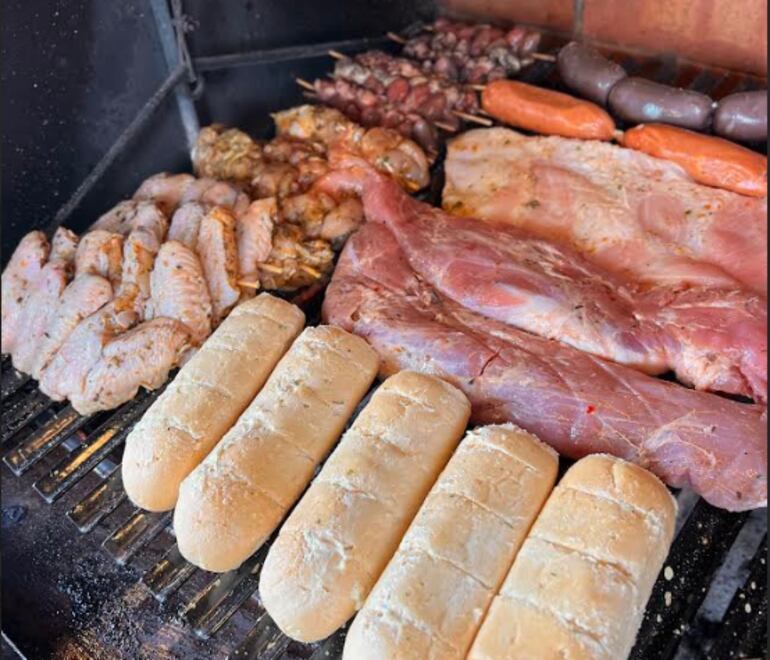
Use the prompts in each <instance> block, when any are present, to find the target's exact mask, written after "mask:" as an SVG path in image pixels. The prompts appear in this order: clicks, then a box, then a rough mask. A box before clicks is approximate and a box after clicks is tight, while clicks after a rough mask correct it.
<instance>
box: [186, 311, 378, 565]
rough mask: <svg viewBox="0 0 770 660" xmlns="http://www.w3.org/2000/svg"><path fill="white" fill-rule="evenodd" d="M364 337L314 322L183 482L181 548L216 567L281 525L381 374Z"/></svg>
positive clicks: (234, 560)
mask: <svg viewBox="0 0 770 660" xmlns="http://www.w3.org/2000/svg"><path fill="white" fill-rule="evenodd" d="M378 366H379V358H378V357H377V354H376V353H375V352H374V350H373V349H372V348H370V346H369V345H368V344H367V343H366V342H365V341H364V340H363V339H361V338H360V337H356V336H355V335H351V334H350V333H348V332H345V331H344V330H342V329H340V328H336V327H332V326H320V327H315V328H307V329H305V330H304V331H303V333H302V334H301V335H300V336H299V338H298V339H297V340H296V341H295V342H294V344H293V345H292V347H291V348H290V349H289V352H288V353H286V355H285V356H284V357H283V359H282V360H281V361H280V362H279V363H278V366H277V367H276V368H275V371H274V372H273V374H272V375H271V376H270V378H269V379H268V381H267V384H266V385H265V387H264V388H263V389H262V391H261V392H260V393H259V395H258V396H257V398H256V399H254V401H253V402H252V403H251V404H250V405H249V407H248V408H247V409H246V411H245V412H244V413H243V415H241V417H240V419H239V420H238V423H237V424H236V425H235V426H234V427H233V428H232V429H230V431H228V432H227V434H226V435H225V437H224V438H223V439H222V441H221V442H220V443H219V444H218V445H217V447H216V448H215V449H214V451H212V452H211V454H209V456H208V457H207V458H206V460H204V461H203V463H201V464H200V465H199V466H198V467H197V468H196V469H195V470H193V472H192V473H191V474H190V475H189V476H188V477H187V478H186V479H185V480H184V481H183V482H182V486H181V488H180V490H179V502H178V503H177V507H176V511H175V512H174V530H175V531H176V539H177V544H178V546H179V551H180V552H181V554H182V556H183V557H184V558H185V559H187V560H188V561H189V562H191V563H193V564H195V565H196V566H200V567H201V568H204V569H206V570H209V571H228V570H231V569H233V568H236V567H237V566H239V565H240V564H241V563H242V562H243V561H244V560H246V559H247V558H248V557H249V555H251V554H252V553H253V552H254V551H255V550H256V549H257V548H259V546H261V545H262V543H264V542H265V540H266V539H267V537H268V536H270V534H271V533H272V532H273V530H274V529H275V528H276V527H277V526H278V524H279V523H280V521H281V519H282V518H283V517H284V516H285V515H286V512H287V511H288V510H289V509H290V508H291V506H292V505H293V504H294V502H296V500H297V498H299V496H300V495H301V494H302V491H303V490H304V489H305V487H306V486H307V484H308V483H309V482H310V479H311V478H312V476H313V472H314V471H315V469H316V467H317V466H318V464H319V463H320V462H321V460H322V459H323V458H324V457H325V456H326V454H327V453H328V452H329V450H330V449H331V447H332V445H333V444H334V442H336V440H337V439H338V438H339V436H340V434H341V433H342V430H343V429H344V428H345V424H346V423H347V421H348V419H349V418H350V416H351V415H352V413H353V411H354V409H355V407H356V405H357V404H358V402H359V401H360V400H361V398H362V397H363V396H364V394H366V391H367V390H368V389H369V386H370V385H371V384H372V381H373V380H374V377H375V376H376V375H377V367H378Z"/></svg>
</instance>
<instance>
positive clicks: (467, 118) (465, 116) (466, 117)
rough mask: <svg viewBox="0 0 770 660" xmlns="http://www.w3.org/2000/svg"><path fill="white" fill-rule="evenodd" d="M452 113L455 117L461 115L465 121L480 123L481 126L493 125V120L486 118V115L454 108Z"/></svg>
mask: <svg viewBox="0 0 770 660" xmlns="http://www.w3.org/2000/svg"><path fill="white" fill-rule="evenodd" d="M452 114H453V115H454V116H455V117H459V118H460V119H464V120H465V121H470V122H473V123H474V124H479V125H481V126H491V125H492V122H491V121H490V120H489V119H484V117H477V116H476V115H469V114H468V113H467V112H460V111H459V110H452Z"/></svg>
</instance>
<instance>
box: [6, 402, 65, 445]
mask: <svg viewBox="0 0 770 660" xmlns="http://www.w3.org/2000/svg"><path fill="white" fill-rule="evenodd" d="M55 405H57V404H56V403H55V402H54V401H51V399H49V398H48V397H47V396H46V395H45V394H43V393H42V392H41V391H40V390H32V391H31V392H29V393H27V394H25V395H24V396H21V397H19V398H18V400H14V401H13V402H11V403H10V404H6V405H4V406H3V429H2V432H0V444H5V443H6V442H8V441H9V440H10V439H11V438H13V437H14V436H15V435H16V434H17V433H18V432H19V431H21V430H22V429H24V427H26V426H27V424H29V423H30V422H32V421H33V420H34V419H35V418H36V417H37V416H38V415H40V414H41V413H43V412H44V411H45V410H47V409H48V408H50V407H52V406H55Z"/></svg>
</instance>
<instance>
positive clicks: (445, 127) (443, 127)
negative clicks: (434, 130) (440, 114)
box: [433, 121, 457, 133]
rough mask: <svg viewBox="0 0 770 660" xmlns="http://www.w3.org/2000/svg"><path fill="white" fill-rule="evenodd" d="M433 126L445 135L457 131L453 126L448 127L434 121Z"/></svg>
mask: <svg viewBox="0 0 770 660" xmlns="http://www.w3.org/2000/svg"><path fill="white" fill-rule="evenodd" d="M433 125H434V126H437V127H438V128H440V129H441V130H442V131H446V132H447V133H454V132H455V131H456V130H457V129H456V128H455V127H454V126H450V125H449V124H445V123H444V122H441V121H434V122H433Z"/></svg>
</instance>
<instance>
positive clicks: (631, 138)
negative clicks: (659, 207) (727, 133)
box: [623, 124, 767, 197]
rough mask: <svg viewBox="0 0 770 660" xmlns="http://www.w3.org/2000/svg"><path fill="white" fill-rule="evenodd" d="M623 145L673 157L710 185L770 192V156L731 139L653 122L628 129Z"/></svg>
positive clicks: (757, 194)
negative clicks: (769, 169) (769, 170)
mask: <svg viewBox="0 0 770 660" xmlns="http://www.w3.org/2000/svg"><path fill="white" fill-rule="evenodd" d="M623 144H624V146H626V147H629V148H630V149H637V150H638V151H643V152H644V153H646V154H650V155H651V156H655V157H656V158H666V159H668V160H671V161H673V162H675V163H677V164H678V165H680V166H681V167H683V168H684V169H685V171H686V172H687V173H688V174H689V175H690V176H692V178H693V179H695V180H696V181H698V182H699V183H703V184H705V185H707V186H714V187H715V188H724V189H725V190H732V191H733V192H737V193H740V194H741V195H749V196H751V197H764V196H766V195H767V158H766V157H765V156H762V155H761V154H758V153H755V152H754V151H751V150H750V149H747V148H746V147H741V146H740V145H737V144H735V143H733V142H729V141H728V140H723V139H722V138H718V137H714V136H711V135H699V134H698V133H693V132H692V131H687V130H684V129H682V128H675V127H673V126H666V125H665V124H650V125H641V126H636V127H634V128H632V129H631V130H629V131H626V132H625V133H624V135H623Z"/></svg>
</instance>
